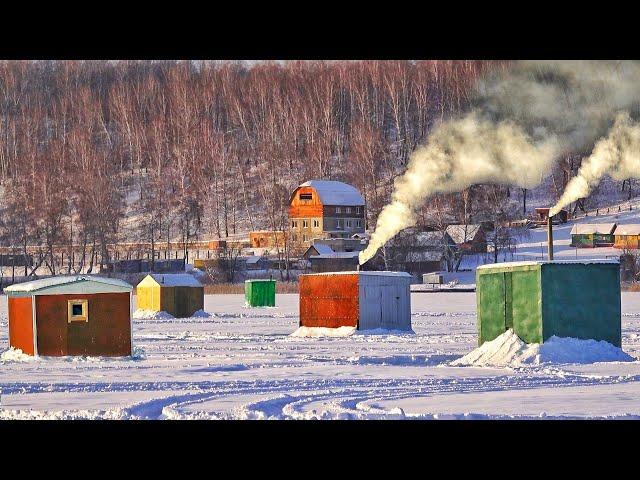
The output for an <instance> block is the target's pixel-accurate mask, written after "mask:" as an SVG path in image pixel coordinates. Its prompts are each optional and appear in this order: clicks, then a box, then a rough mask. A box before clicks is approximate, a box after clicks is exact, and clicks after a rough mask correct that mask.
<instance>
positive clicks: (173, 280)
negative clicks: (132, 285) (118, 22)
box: [148, 273, 202, 287]
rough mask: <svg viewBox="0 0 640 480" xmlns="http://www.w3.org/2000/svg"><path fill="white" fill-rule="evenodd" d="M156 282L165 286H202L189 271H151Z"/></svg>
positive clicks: (151, 275)
mask: <svg viewBox="0 0 640 480" xmlns="http://www.w3.org/2000/svg"><path fill="white" fill-rule="evenodd" d="M148 276H149V277H151V278H153V279H154V280H155V281H156V283H158V284H160V285H162V286H163V287H201V286H202V284H201V283H200V282H199V281H198V280H197V279H196V278H195V277H194V276H193V275H189V274H188V273H150V274H149V275H148Z"/></svg>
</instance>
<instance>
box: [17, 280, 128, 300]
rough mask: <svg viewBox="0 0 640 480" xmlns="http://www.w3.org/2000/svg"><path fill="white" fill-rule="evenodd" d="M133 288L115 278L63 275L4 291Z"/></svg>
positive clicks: (34, 292)
mask: <svg viewBox="0 0 640 480" xmlns="http://www.w3.org/2000/svg"><path fill="white" fill-rule="evenodd" d="M132 289H133V287H132V286H131V285H130V284H128V283H127V282H125V281H123V280H119V279H117V278H107V277H98V276H95V275H64V276H59V277H50V278H41V279H39V280H32V281H30V282H24V283H17V284H15V285H11V286H9V287H7V288H5V289H4V291H5V293H6V294H7V295H10V296H11V295H13V296H26V295H55V294H68V293H69V294H70V293H111V292H130V291H131V290H132Z"/></svg>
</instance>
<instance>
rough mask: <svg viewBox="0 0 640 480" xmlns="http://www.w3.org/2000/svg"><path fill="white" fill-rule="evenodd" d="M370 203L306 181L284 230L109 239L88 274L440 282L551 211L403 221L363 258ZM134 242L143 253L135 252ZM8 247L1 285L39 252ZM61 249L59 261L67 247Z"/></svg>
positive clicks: (595, 229) (623, 231) (632, 237)
mask: <svg viewBox="0 0 640 480" xmlns="http://www.w3.org/2000/svg"><path fill="white" fill-rule="evenodd" d="M366 208H367V206H366V203H365V200H364V197H363V196H362V195H361V193H360V192H359V191H358V189H357V188H355V187H354V186H352V185H349V184H347V183H343V182H339V181H329V180H310V181H307V182H305V183H302V184H301V185H299V186H298V187H297V188H296V189H295V190H294V191H293V192H291V196H290V199H289V211H288V229H287V230H286V231H285V230H256V231H250V232H248V234H244V235H242V234H238V235H234V236H230V237H228V238H225V239H211V240H207V241H201V240H199V241H192V242H190V243H189V244H188V245H186V246H185V245H184V244H183V243H180V242H167V243H160V242H159V243H157V244H156V245H154V246H151V245H146V244H145V245H141V244H140V243H135V244H127V243H122V244H118V245H115V246H114V247H115V248H114V252H115V253H114V255H113V256H114V258H113V259H111V260H109V261H107V262H105V263H104V264H102V265H100V266H99V267H98V266H97V272H94V273H100V274H102V275H107V276H114V277H119V278H123V279H127V280H129V281H131V282H137V281H139V279H140V278H142V276H144V274H146V273H149V272H155V273H178V272H184V271H185V270H189V269H193V273H196V274H198V275H199V276H200V278H199V279H200V280H201V281H203V282H204V283H235V282H242V281H244V280H246V279H252V278H253V279H257V278H273V279H277V280H280V281H287V280H288V281H295V280H297V276H298V275H300V274H304V273H321V272H339V271H355V270H358V269H360V268H361V269H362V270H395V271H403V272H407V273H409V274H411V275H412V276H413V277H414V280H415V281H416V282H420V283H422V281H423V280H424V281H425V282H435V283H437V282H441V281H442V279H441V277H440V278H439V277H438V276H436V277H431V276H430V275H432V274H437V273H438V272H457V271H459V270H461V264H462V261H463V259H464V258H465V257H466V256H470V255H475V256H480V257H481V259H482V263H496V262H498V261H500V260H499V257H500V256H501V257H500V258H502V261H504V259H511V260H513V259H514V253H515V252H516V248H517V243H518V240H521V239H522V238H526V237H527V235H528V233H527V232H528V230H530V229H534V228H541V227H542V228H544V226H545V225H546V222H547V217H548V212H549V208H535V217H534V218H524V219H521V220H510V221H504V222H501V223H500V224H498V225H496V224H495V222H491V221H486V222H480V223H477V224H444V225H438V226H435V225H434V226H426V227H425V226H423V227H412V228H408V229H406V230H404V231H402V232H401V233H400V234H399V235H397V236H396V237H395V238H394V239H393V240H392V241H391V242H389V243H388V244H387V245H386V246H385V247H384V248H382V249H380V251H379V252H378V254H377V255H376V256H375V257H374V258H373V259H371V260H370V261H368V262H366V263H365V264H364V265H362V266H361V267H360V266H359V262H358V255H359V253H360V252H361V251H362V250H364V249H365V248H366V246H367V244H368V239H369V232H370V231H371V229H372V228H371V227H373V226H372V225H367V220H366V218H367V216H366ZM618 208H620V207H618ZM603 213H604V212H603ZM607 213H609V212H607ZM568 220H569V214H568V212H567V211H566V210H562V211H561V212H560V213H559V214H558V215H556V216H555V217H554V218H553V221H554V223H566V222H567V221H568ZM571 239H572V240H571V247H575V248H598V247H614V248H618V249H621V250H624V251H630V250H635V249H638V248H639V246H640V225H616V224H615V223H594V224H589V223H580V224H575V225H574V226H573V228H572V230H571ZM152 247H153V248H152ZM140 251H146V252H147V253H146V255H144V254H143V255H142V256H141V255H140ZM150 251H153V255H151V254H149V252H150ZM8 252H9V251H8V249H6V248H5V249H3V250H2V253H0V266H1V267H2V269H3V271H5V274H4V276H3V285H10V284H12V283H14V282H16V281H18V280H19V279H20V278H24V277H25V276H27V275H26V273H27V272H29V271H31V272H32V273H33V270H32V267H33V266H34V265H35V264H36V258H34V257H35V256H36V255H33V254H27V255H25V254H12V253H8ZM62 255H63V258H62V261H61V263H62V264H64V252H63V253H62ZM627 256H630V257H633V255H628V254H627ZM70 260H71V259H70ZM621 260H622V271H623V275H622V276H623V280H624V279H627V280H628V279H631V278H632V277H635V275H636V270H637V268H636V266H635V263H636V262H635V257H634V258H629V259H627V260H626V261H625V257H624V255H622V256H621ZM625 265H626V267H625ZM7 267H10V268H11V270H12V275H11V276H7V275H6V269H7ZM21 269H24V272H25V275H24V276H23V275H21ZM625 271H627V274H626V275H625V273H624V272H625ZM629 272H630V273H629ZM89 273H92V272H89ZM430 278H435V280H430Z"/></svg>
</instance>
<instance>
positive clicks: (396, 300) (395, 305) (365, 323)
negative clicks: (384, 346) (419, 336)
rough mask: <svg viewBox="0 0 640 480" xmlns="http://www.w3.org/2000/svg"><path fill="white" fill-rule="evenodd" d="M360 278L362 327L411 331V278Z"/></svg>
mask: <svg viewBox="0 0 640 480" xmlns="http://www.w3.org/2000/svg"><path fill="white" fill-rule="evenodd" d="M359 279H360V282H359V295H360V321H359V325H358V329H359V330H367V329H375V328H384V329H389V330H411V293H410V287H409V285H410V282H411V279H410V278H408V277H396V276H390V275H359Z"/></svg>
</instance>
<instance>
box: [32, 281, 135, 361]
mask: <svg viewBox="0 0 640 480" xmlns="http://www.w3.org/2000/svg"><path fill="white" fill-rule="evenodd" d="M75 299H87V300H88V313H89V320H88V321H87V322H71V323H68V321H67V302H68V300H75ZM35 303H36V335H37V344H38V354H39V355H50V356H61V355H94V356H126V355H131V310H130V297H129V293H95V294H69V295H38V296H36V297H35Z"/></svg>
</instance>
